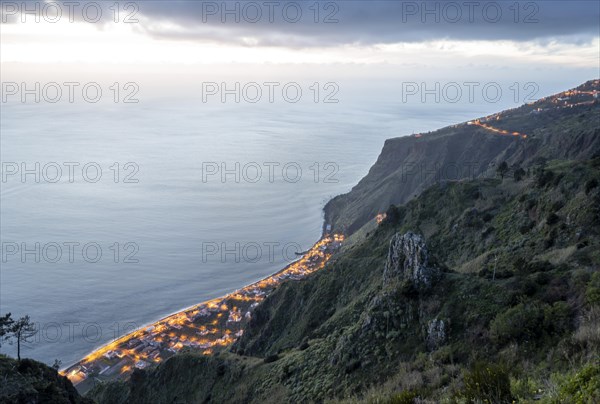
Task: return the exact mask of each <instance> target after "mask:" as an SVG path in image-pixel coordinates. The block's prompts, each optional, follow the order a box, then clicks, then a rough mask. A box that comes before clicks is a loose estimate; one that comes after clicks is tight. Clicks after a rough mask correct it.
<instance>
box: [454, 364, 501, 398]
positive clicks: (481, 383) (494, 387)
mask: <svg viewBox="0 0 600 404" xmlns="http://www.w3.org/2000/svg"><path fill="white" fill-rule="evenodd" d="M464 383H465V388H464V392H463V395H464V398H466V400H467V402H469V403H472V402H488V403H510V402H512V394H511V392H510V378H509V374H508V371H507V370H506V368H505V367H504V366H502V365H497V364H484V363H477V364H475V365H474V366H473V368H472V369H471V370H470V371H468V372H466V373H465V375H464Z"/></svg>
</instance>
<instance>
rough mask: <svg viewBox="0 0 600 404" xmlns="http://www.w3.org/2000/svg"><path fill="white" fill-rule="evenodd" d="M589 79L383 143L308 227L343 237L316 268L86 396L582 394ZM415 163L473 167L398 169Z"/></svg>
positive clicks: (592, 389) (505, 397) (594, 117)
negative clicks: (238, 317) (223, 336)
mask: <svg viewBox="0 0 600 404" xmlns="http://www.w3.org/2000/svg"><path fill="white" fill-rule="evenodd" d="M598 85H599V83H598V81H595V82H588V83H586V84H584V85H583V86H580V87H579V89H578V90H571V91H569V92H565V93H562V94H560V96H559V95H557V96H553V97H548V98H547V99H543V100H540V101H539V102H537V103H535V104H533V105H526V106H523V107H520V108H517V109H515V110H511V111H504V112H502V113H499V114H494V115H492V116H490V117H485V118H481V119H478V120H475V121H472V122H470V123H465V124H460V125H456V126H454V127H449V128H444V129H441V130H439V131H436V132H434V133H431V134H424V135H422V136H420V137H416V136H415V137H410V138H400V139H392V140H388V141H387V142H386V144H385V146H384V149H383V151H382V153H381V155H380V156H379V159H378V161H377V163H376V164H375V165H374V166H373V168H372V169H371V170H370V172H369V174H368V175H367V176H366V177H365V178H364V179H363V180H362V181H361V182H360V183H359V184H358V185H357V186H356V187H355V188H354V189H353V190H352V191H351V192H350V193H349V194H347V195H343V196H341V197H338V198H335V199H334V200H333V201H332V202H330V204H328V205H327V207H326V221H327V222H326V223H329V224H332V225H333V228H334V230H337V231H340V230H343V231H346V232H347V233H349V234H351V233H354V235H353V236H352V237H350V239H349V240H348V242H346V243H345V245H344V247H343V248H342V251H341V252H339V253H337V254H335V255H334V256H333V258H332V259H331V260H330V261H329V262H328V263H327V264H326V266H325V268H324V269H323V270H322V271H319V272H316V273H315V274H313V275H311V276H309V277H308V278H307V279H305V280H302V281H296V282H286V283H283V284H281V285H280V286H278V287H277V288H276V289H275V290H274V291H273V292H272V293H271V294H270V295H269V296H268V297H267V298H266V299H265V300H264V301H263V302H262V303H261V304H260V305H258V306H257V307H256V309H255V310H254V312H253V314H252V318H251V320H250V321H249V323H248V325H247V327H246V328H245V330H244V333H243V335H242V337H241V338H240V339H239V340H238V341H237V342H236V343H235V344H234V345H233V346H232V347H231V348H224V349H223V350H221V351H217V352H216V353H215V354H214V355H209V356H203V355H200V354H199V353H197V352H194V351H192V350H187V351H184V352H182V353H181V354H178V355H176V356H174V357H173V358H171V359H169V360H167V361H165V362H164V363H161V364H160V365H158V366H157V367H156V368H153V369H147V370H143V371H140V370H136V371H134V373H133V374H132V376H131V378H130V380H128V381H126V382H110V383H103V384H99V385H97V386H96V387H95V388H94V389H93V390H92V391H91V392H90V393H89V394H88V395H89V396H90V397H91V398H94V399H95V400H97V401H98V402H99V403H147V402H155V403H170V402H185V403H192V402H193V403H196V402H214V403H221V402H234V403H236V402H239V403H246V402H260V403H263V402H267V403H268V402H272V403H280V402H363V401H367V402H377V403H387V402H389V403H414V402H420V403H438V402H460V403H471V402H484V400H487V402H494V403H504V402H512V401H513V400H515V401H519V402H533V401H535V402H540V401H541V402H545V403H592V402H597V401H598V400H600V366H599V364H598V352H599V350H600V337H599V336H600V271H599V269H600V248H599V246H600V185H599V184H600V157H599V156H600V154H599V153H598V151H599V150H600V140H599V137H598V136H600V132H599V131H600V121H599V119H600V115H599V113H600V106H599V105H598V101H597V100H596V99H591V98H592V97H591V96H590V94H589V92H590V91H591V90H590V89H595V88H596V87H598ZM567 98H568V99H567ZM415 162H416V163H415ZM421 163H422V164H433V167H435V164H437V165H438V166H439V167H445V166H451V165H457V164H458V165H463V164H464V165H469V166H470V167H472V168H474V171H471V172H469V173H468V174H467V175H464V176H459V177H458V178H444V177H440V176H436V175H431V176H427V175H421V173H418V174H417V175H414V174H411V175H407V173H406V172H405V171H404V170H406V165H409V164H411V165H414V164H421ZM472 163H478V164H476V165H473V164H472ZM501 163H506V168H507V169H508V170H507V172H505V173H504V172H503V174H505V175H504V176H502V177H501V176H500V175H499V172H498V168H499V167H500V166H501ZM502 165H503V166H504V164H502ZM427 167H429V166H427ZM427 167H426V168H425V170H424V172H425V173H427V172H431V170H430V171H427V170H429V168H427ZM433 172H434V173H435V171H433ZM390 205H391V206H390ZM381 212H385V213H386V215H385V218H384V219H383V221H381V223H380V224H376V223H375V221H374V220H373V218H374V216H375V215H376V214H377V213H381ZM364 224H367V225H366V226H364ZM359 230H360V231H359ZM417 399H418V400H417Z"/></svg>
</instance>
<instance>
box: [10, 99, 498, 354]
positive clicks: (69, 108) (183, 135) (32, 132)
mask: <svg viewBox="0 0 600 404" xmlns="http://www.w3.org/2000/svg"><path fill="white" fill-rule="evenodd" d="M444 108H446V109H444ZM495 108H497V107H493V106H489V105H487V106H480V107H477V106H473V105H469V106H463V107H457V106H453V107H452V108H448V107H447V106H446V107H444V106H443V105H437V106H436V105H433V106H431V105H428V106H425V105H419V106H416V107H413V108H409V107H407V106H406V105H395V104H392V103H384V102H370V103H364V102H363V103H355V104H353V103H340V104H337V105H325V106H324V105H314V104H312V105H292V104H288V105H283V106H282V105H276V106H270V105H268V106H265V105H241V104H240V105H238V104H235V105H218V106H207V105H206V104H198V103H194V102H184V101H180V102H178V103H173V102H167V101H163V102H160V101H155V102H153V103H148V102H146V103H144V104H143V105H142V104H139V105H133V104H132V105H125V106H124V105H91V104H89V105H77V106H75V105H58V104H57V105H47V104H34V105H24V104H17V105H3V111H2V121H1V135H2V136H1V159H2V162H3V168H4V174H5V175H6V178H3V182H2V192H1V208H2V210H1V238H2V243H3V262H2V268H1V272H0V312H1V313H5V312H12V313H13V316H21V315H24V314H29V315H30V316H31V318H32V320H33V321H34V322H35V323H36V324H37V325H38V327H39V329H40V332H39V333H38V334H37V335H36V336H35V337H34V339H33V340H32V341H31V343H28V344H26V345H25V346H24V348H23V355H24V356H27V357H32V358H35V359H38V360H42V361H44V362H46V363H52V362H53V361H54V359H56V358H58V359H61V360H62V361H63V365H67V364H69V363H72V362H74V361H76V360H78V359H80V358H81V357H83V356H84V355H85V354H86V353H88V352H90V351H91V350H93V349H94V348H96V347H98V346H100V345H102V344H104V343H106V342H109V341H110V340H111V339H113V338H115V337H117V336H119V335H121V334H123V333H124V332H125V331H127V330H131V329H132V328H135V327H139V326H142V325H144V324H147V323H149V322H152V321H154V320H157V319H158V318H160V317H162V316H164V315H167V314H169V313H172V312H175V311H178V310H180V309H182V308H184V307H187V306H190V305H193V304H196V303H198V302H201V301H203V300H206V299H209V298H213V297H217V296H220V295H223V294H225V293H227V292H230V291H233V290H235V289H237V288H239V287H241V286H243V285H246V284H248V283H251V282H253V281H255V280H257V279H259V278H262V277H265V276H267V275H269V274H271V273H273V272H276V271H277V270H279V269H281V268H282V267H283V266H285V265H286V264H287V263H288V262H289V261H290V259H293V258H294V254H293V252H294V251H297V250H298V251H299V250H305V249H307V248H309V247H310V246H311V245H312V243H314V242H315V241H316V240H317V239H318V238H319V237H320V232H321V227H322V208H323V205H324V204H325V203H326V201H327V200H328V199H329V198H331V197H333V196H335V195H337V194H340V193H343V192H347V191H348V190H349V189H350V188H351V187H352V186H353V185H354V184H356V182H358V180H360V178H361V177H363V176H364V175H365V174H366V173H367V172H368V169H369V167H370V166H371V165H372V164H373V162H374V161H375V160H376V158H377V156H378V154H379V152H380V151H381V147H382V145H383V142H384V140H385V139H387V138H390V137H396V136H402V135H409V134H411V133H413V132H418V131H426V130H433V129H436V128H439V127H442V126H445V125H447V124H453V123H456V122H459V121H464V120H467V119H470V118H472V117H474V116H479V115H483V114H485V113H489V112H492V110H494V109H495ZM36 162H39V163H40V170H39V173H38V174H39V175H40V178H39V180H38V179H36V178H35V174H27V175H26V177H25V179H24V180H23V178H22V177H21V175H19V174H20V173H18V174H16V175H8V173H9V172H11V170H15V169H16V168H18V169H19V170H20V171H21V170H22V169H23V167H22V166H21V163H26V167H25V168H27V169H30V170H31V169H33V171H34V172H35V171H36V168H35V167H36V166H35V163H36ZM71 163H73V164H74V163H77V164H79V165H78V166H75V165H73V164H71ZM115 163H116V165H115ZM126 163H132V164H130V165H127V166H126ZM222 163H225V164H226V167H225V168H227V169H228V170H230V172H229V174H227V175H226V177H225V180H224V181H223V179H222V178H221V176H220V175H219V174H217V175H207V176H206V177H204V178H203V173H204V174H207V169H209V168H210V169H212V170H215V168H218V169H219V171H220V170H221V168H222V167H221V164H222ZM236 163H239V167H240V169H239V170H236V165H235V164H236ZM315 163H318V167H319V170H318V173H317V166H316V165H315ZM327 163H329V164H328V165H327ZM15 164H16V165H15ZM68 164H71V165H72V166H73V167H74V168H73V173H72V174H73V175H72V178H70V177H71V175H70V174H71V173H69V169H68ZM85 164H88V166H87V171H86V174H87V176H86V177H84V176H83V174H82V168H83V166H84V165H85ZM286 164H287V166H286V170H283V168H284V166H285V165H286ZM57 165H58V166H61V169H62V174H61V175H60V176H58V174H57V173H58V171H57V170H56V166H57ZM269 165H270V166H272V167H274V170H273V172H272V176H270V175H269V174H270V173H269V169H268V167H269ZM256 166H260V167H261V169H262V177H260V178H258V179H257V173H258V171H257V169H256ZM244 167H245V168H244ZM98 168H100V169H101V171H102V177H101V178H100V179H99V180H98V181H97V182H92V180H94V179H95V177H96V175H97V173H96V170H97V169H98ZM298 168H300V169H301V170H302V172H301V174H300V172H299V170H298ZM117 171H118V173H119V178H118V179H116V178H115V173H116V172H117ZM236 171H238V173H239V175H240V179H239V181H236V178H235V175H236V174H235V172H236ZM284 171H285V172H284ZM57 177H58V178H57ZM71 179H72V180H73V182H71ZM55 180H56V182H51V181H55ZM131 180H137V182H131ZM36 243H39V254H37V253H36V252H31V253H23V250H24V249H28V250H33V251H35V250H36ZM74 243H78V244H74ZM84 245H87V250H86V251H87V253H86V254H85V255H84V254H83V246H84ZM269 246H272V247H269ZM98 247H99V248H100V249H98ZM16 248H18V250H15V249H16ZM215 248H217V249H218V250H216V251H215ZM271 248H272V249H271ZM222 249H225V250H226V254H225V255H224V256H222V255H221V254H220V251H221V250H222ZM59 251H60V253H61V254H62V255H61V256H60V257H58V256H57V254H58V252H59ZM71 251H72V252H73V254H72V255H71V254H70V253H71ZM98 251H101V254H102V255H101V257H98V255H97V252H98ZM116 251H118V254H117V253H116ZM38 260H39V262H37V261H38ZM96 260H97V262H90V261H96ZM136 260H137V261H138V262H137V263H136V262H127V261H136ZM52 261H56V262H52ZM71 261H72V262H71ZM1 349H2V351H3V352H7V353H9V354H11V355H14V354H15V346H10V345H7V344H4V345H3V346H2V348H1Z"/></svg>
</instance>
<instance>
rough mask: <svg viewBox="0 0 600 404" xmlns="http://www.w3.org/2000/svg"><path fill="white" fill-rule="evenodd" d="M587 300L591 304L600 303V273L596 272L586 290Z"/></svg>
mask: <svg viewBox="0 0 600 404" xmlns="http://www.w3.org/2000/svg"><path fill="white" fill-rule="evenodd" d="M585 298H586V300H587V302H588V303H589V304H599V303H600V272H594V274H593V275H592V278H591V279H590V282H589V283H588V285H587V287H586V289H585Z"/></svg>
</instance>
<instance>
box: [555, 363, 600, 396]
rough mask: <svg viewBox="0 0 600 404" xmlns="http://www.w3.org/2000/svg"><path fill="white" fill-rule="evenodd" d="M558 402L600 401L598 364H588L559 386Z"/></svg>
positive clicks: (599, 369) (599, 366)
mask: <svg viewBox="0 0 600 404" xmlns="http://www.w3.org/2000/svg"><path fill="white" fill-rule="evenodd" d="M558 396H559V402H561V403H575V404H584V403H585V404H587V403H597V402H599V401H600V365H599V364H598V363H595V364H591V363H590V364H588V365H586V366H584V367H583V368H582V369H581V370H580V371H579V372H577V373H575V374H574V375H573V376H571V377H570V378H568V379H567V381H566V382H565V384H563V385H562V386H561V387H560V391H559V393H558Z"/></svg>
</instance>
